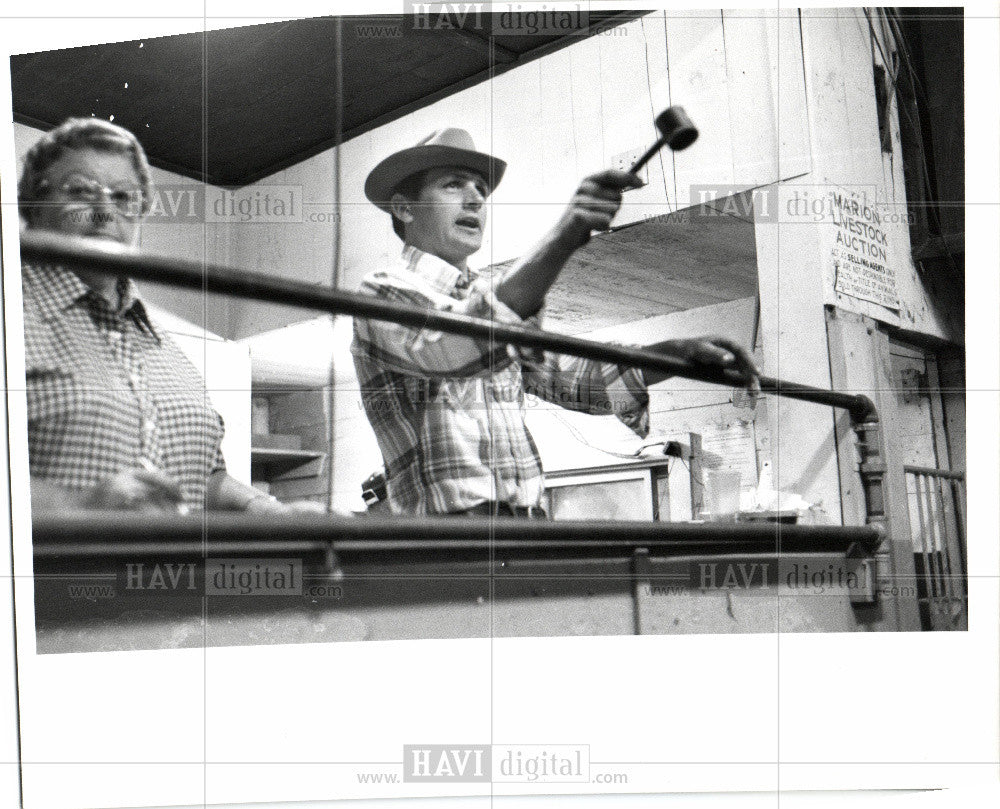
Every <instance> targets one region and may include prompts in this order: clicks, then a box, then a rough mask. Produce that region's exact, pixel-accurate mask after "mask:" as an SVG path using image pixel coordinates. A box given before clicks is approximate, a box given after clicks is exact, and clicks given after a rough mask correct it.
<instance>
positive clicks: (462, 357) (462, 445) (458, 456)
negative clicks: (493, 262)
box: [351, 246, 649, 515]
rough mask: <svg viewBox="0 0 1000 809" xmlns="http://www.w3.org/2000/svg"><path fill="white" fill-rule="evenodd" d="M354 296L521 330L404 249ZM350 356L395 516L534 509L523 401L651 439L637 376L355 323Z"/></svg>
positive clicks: (491, 299) (454, 278)
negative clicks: (494, 505) (531, 397)
mask: <svg viewBox="0 0 1000 809" xmlns="http://www.w3.org/2000/svg"><path fill="white" fill-rule="evenodd" d="M361 291H362V292H364V293H366V294H369V295H375V296H378V297H380V298H383V299H385V300H389V301H398V302H400V303H407V304H411V305H415V306H422V307H426V308H430V309H437V310H444V311H451V312H457V313H460V314H467V315H473V316H476V317H483V318H494V319H496V320H497V321H499V322H503V323H516V324H523V323H524V322H525V321H522V320H521V318H520V317H518V316H517V315H516V314H515V313H514V312H513V311H511V310H510V309H509V308H507V307H506V306H504V305H503V304H502V303H501V302H500V301H499V300H497V298H496V296H495V295H494V294H493V291H492V290H491V288H490V285H489V283H488V282H487V281H486V280H485V279H482V278H479V277H478V276H477V275H476V274H475V273H470V274H469V277H466V276H464V275H463V274H462V272H461V271H460V270H458V269H456V268H455V267H453V266H452V265H450V264H448V263H447V262H445V261H443V260H442V259H440V258H438V257H436V256H433V255H431V254H429V253H424V252H422V251H420V250H418V249H417V248H415V247H412V246H408V247H406V248H405V249H404V251H403V255H402V257H401V260H400V262H399V263H398V264H397V265H395V266H392V267H390V268H388V269H385V270H379V271H377V272H374V273H371V274H370V275H368V276H366V278H365V279H364V280H363V281H362V284H361ZM528 323H529V324H530V325H538V323H539V319H538V317H537V316H536V317H534V318H530V319H529V320H528ZM351 350H352V352H353V354H354V364H355V367H356V369H357V373H358V380H359V382H360V385H361V398H362V402H363V404H364V408H365V412H366V413H367V415H368V420H369V421H370V422H371V425H372V428H373V429H374V431H375V436H376V438H377V439H378V443H379V447H380V449H381V450H382V456H383V458H384V460H385V464H386V471H387V477H388V490H389V504H390V506H391V508H392V510H393V511H394V512H397V513H408V514H417V515H423V514H442V513H448V512H455V511H462V510H465V509H468V508H471V507H472V506H475V505H477V504H479V503H482V502H484V501H488V500H498V501H505V502H508V503H510V504H512V505H518V506H537V505H539V503H540V501H541V497H542V492H543V490H544V479H543V476H542V465H541V459H540V458H539V456H538V449H537V448H536V446H535V442H534V441H533V440H532V438H531V435H530V433H529V432H528V429H527V427H526V426H525V423H524V415H525V398H524V397H525V393H526V392H528V393H533V394H535V395H538V396H541V397H542V398H544V399H546V400H548V401H551V402H554V403H555V404H558V405H560V406H562V407H566V408H570V409H573V410H581V411H585V412H589V413H596V414H608V413H614V414H615V415H617V416H618V417H619V418H620V419H621V420H622V421H623V422H624V423H626V424H627V425H629V426H630V427H631V428H632V429H633V430H634V431H635V432H637V433H638V434H640V435H645V434H646V432H648V403H649V397H648V396H647V394H646V389H645V385H644V382H643V378H642V373H641V372H640V371H638V370H636V369H630V368H622V367H618V366H615V365H608V364H601V363H597V362H593V361H590V360H581V359H578V358H575V357H567V356H561V355H554V354H548V353H543V352H534V351H527V350H522V349H516V348H514V347H511V346H507V345H505V344H498V343H495V342H493V341H490V340H481V339H475V338H471V337H463V336H460V335H455V334H448V333H445V332H440V331H430V330H427V329H414V328H410V327H407V326H402V325H400V324H398V323H390V322H387V321H378V320H366V319H361V318H355V320H354V342H353V344H352V346H351Z"/></svg>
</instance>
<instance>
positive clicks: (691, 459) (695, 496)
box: [688, 433, 705, 520]
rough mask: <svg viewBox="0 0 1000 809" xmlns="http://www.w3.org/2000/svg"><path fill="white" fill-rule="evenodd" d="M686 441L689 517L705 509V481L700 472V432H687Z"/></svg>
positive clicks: (694, 518)
mask: <svg viewBox="0 0 1000 809" xmlns="http://www.w3.org/2000/svg"><path fill="white" fill-rule="evenodd" d="M688 443H689V444H690V446H691V449H690V451H689V453H688V469H689V470H690V473H691V519H692V520H696V519H698V515H699V514H701V512H702V511H704V509H705V481H704V476H703V472H702V456H701V434H700V433H688Z"/></svg>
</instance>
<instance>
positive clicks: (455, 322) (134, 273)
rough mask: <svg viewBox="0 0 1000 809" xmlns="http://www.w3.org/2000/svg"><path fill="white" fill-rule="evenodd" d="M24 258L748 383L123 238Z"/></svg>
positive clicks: (56, 246)
mask: <svg viewBox="0 0 1000 809" xmlns="http://www.w3.org/2000/svg"><path fill="white" fill-rule="evenodd" d="M21 258H22V260H25V261H30V262H39V263H55V264H60V265H62V266H66V267H71V268H72V267H82V268H85V269H88V270H99V271H102V272H107V273H110V274H112V275H117V276H121V277H129V278H138V279H143V280H148V281H154V282H157V283H165V284H171V285H173V286H181V287H188V288H191V289H197V290H200V291H204V292H212V293H216V294H220V295H231V296H236V297H240V298H250V299H253V300H259V301H264V302H266V303H272V304H283V305H286V306H295V307H299V308H304V309H312V310H316V311H321V312H328V313H330V314H336V315H351V316H354V317H364V318H371V319H373V320H389V321H394V322H396V323H402V324H404V325H406V326H412V327H415V328H427V329H436V330H439V331H446V332H452V333H455V334H462V335H465V336H468V337H478V338H483V339H489V340H494V341H496V342H500V343H510V344H512V345H518V346H525V347H528V348H539V349H544V350H546V351H554V352H557V353H560V354H570V355H573V356H577V357H584V358H586V359H592V360H597V361H600V362H613V363H616V364H618V365H627V366H631V367H637V368H644V369H648V370H655V371H661V372H664V373H667V374H671V375H673V376H680V377H686V378H688V379H696V380H699V381H701V382H709V383H714V384H718V385H726V386H728V387H741V386H742V385H744V384H745V380H744V379H743V377H742V376H741V375H740V374H739V373H737V372H735V371H724V370H721V369H719V368H715V367H713V366H706V365H702V364H700V363H694V362H691V361H689V360H685V359H682V358H679V357H673V356H669V355H667V354H662V353H659V352H653V351H647V350H645V349H641V348H627V347H624V346H614V345H608V344H606V343H598V342H595V341H592V340H584V339H581V338H579V337H570V336H567V335H564V334H554V333H552V332H546V331H542V330H540V329H529V328H525V327H523V326H511V325H506V324H499V323H494V322H492V321H489V320H483V319H480V318H474V317H469V316H467V315H460V314H455V313H452V312H438V311H431V310H427V309H423V308H420V307H415V306H408V305H405V304H400V303H393V302H390V301H383V300H380V299H378V298H374V297H372V296H369V295H362V294H360V293H352V292H344V291H343V290H339V289H330V288H329V287H321V286H316V285H313V284H305V283H302V282H300V281H292V280H289V279H286V278H278V277H275V276H272V275H267V274H265V273H259V272H250V271H248V270H240V269H235V268H233V267H227V266H223V265H219V264H212V263H208V262H201V261H191V260H186V259H178V258H174V257H167V256H157V255H152V254H149V253H135V252H130V251H128V250H127V249H125V248H121V247H118V246H117V245H110V244H109V245H107V246H105V245H103V244H90V243H82V242H81V241H80V240H79V239H74V238H71V237H67V236H60V235H58V234H52V233H44V232H37V231H25V232H23V233H22V234H21ZM760 386H761V391H762V392H764V393H771V394H776V395H779V396H784V397H786V398H790V399H798V400H801V401H806V402H813V403H815V404H823V405H829V406H832V407H841V408H844V409H846V410H847V411H849V412H850V414H851V418H852V420H853V421H854V422H855V423H860V422H868V423H874V422H877V421H878V414H877V412H876V410H875V406H874V404H873V403H872V401H871V400H870V399H869V398H868V397H867V396H863V395H860V394H850V393H841V392H839V391H830V390H824V389H823V388H815V387H812V386H810V385H801V384H798V383H796V382H788V381H785V380H782V379H775V378H773V377H761V379H760Z"/></svg>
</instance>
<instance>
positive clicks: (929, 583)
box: [913, 474, 937, 625]
mask: <svg viewBox="0 0 1000 809" xmlns="http://www.w3.org/2000/svg"><path fill="white" fill-rule="evenodd" d="M920 477H921V476H920V475H918V474H917V475H914V476H913V488H914V491H915V493H916V495H917V517H918V519H919V521H920V551H921V555H922V556H923V559H924V585H925V590H926V592H927V611H928V613H929V614H930V615H931V623H932V625H933V621H934V617H933V610H932V609H931V608H932V607H933V604H934V599H935V597H936V595H937V587H936V584H935V582H934V578H933V576H931V559H930V555H929V554H928V552H927V524H926V522H925V521H924V499H923V495H922V494H921V493H920Z"/></svg>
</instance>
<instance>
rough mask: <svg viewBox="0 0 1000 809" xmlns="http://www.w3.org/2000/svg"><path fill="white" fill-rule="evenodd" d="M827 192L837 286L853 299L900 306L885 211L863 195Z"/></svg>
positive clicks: (838, 289) (892, 306)
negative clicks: (883, 215)
mask: <svg viewBox="0 0 1000 809" xmlns="http://www.w3.org/2000/svg"><path fill="white" fill-rule="evenodd" d="M827 194H828V198H827V206H825V207H826V211H828V212H829V214H830V217H831V218H830V222H831V224H832V226H833V227H832V231H829V239H830V242H831V246H830V260H831V261H832V263H833V271H834V278H835V279H836V281H835V283H834V288H835V289H836V290H837V292H840V293H842V294H844V295H850V296H851V297H853V298H861V299H862V300H866V301H871V302H872V303H877V304H880V305H881V306H885V307H887V308H889V309H898V308H899V294H898V293H897V291H896V275H895V272H894V271H893V269H892V268H891V267H890V265H889V260H888V252H889V248H888V238H887V237H886V231H885V228H884V227H883V225H882V217H881V214H880V213H879V211H878V210H876V208H875V206H874V205H872V203H871V202H870V201H869V200H868V199H867V198H866V197H864V196H862V195H860V194H856V193H853V192H850V191H846V190H839V189H838V190H832V191H828V192H827Z"/></svg>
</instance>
